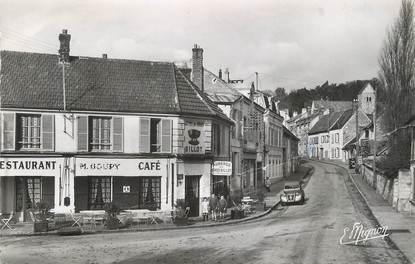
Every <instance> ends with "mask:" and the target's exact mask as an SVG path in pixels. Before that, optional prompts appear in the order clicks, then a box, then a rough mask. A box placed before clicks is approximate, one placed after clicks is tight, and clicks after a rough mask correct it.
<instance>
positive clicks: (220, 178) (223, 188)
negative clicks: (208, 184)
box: [212, 161, 232, 199]
mask: <svg viewBox="0 0 415 264" xmlns="http://www.w3.org/2000/svg"><path fill="white" fill-rule="evenodd" d="M231 175H232V162H230V161H215V162H213V165H212V176H213V188H212V193H214V194H215V195H216V196H217V197H220V196H221V195H223V196H225V198H226V199H228V198H229V185H230V184H229V177H230V176H231Z"/></svg>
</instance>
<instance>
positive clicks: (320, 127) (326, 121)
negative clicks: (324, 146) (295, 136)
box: [308, 112, 344, 135]
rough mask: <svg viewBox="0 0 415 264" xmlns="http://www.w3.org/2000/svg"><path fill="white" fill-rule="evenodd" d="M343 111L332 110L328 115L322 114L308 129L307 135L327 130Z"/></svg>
mask: <svg viewBox="0 0 415 264" xmlns="http://www.w3.org/2000/svg"><path fill="white" fill-rule="evenodd" d="M343 113H344V112H334V113H332V114H330V115H323V116H322V117H321V118H320V120H318V121H317V123H316V124H315V125H314V126H313V127H312V128H311V129H310V131H308V134H309V135H313V134H318V133H322V132H327V131H328V128H329V127H330V128H331V127H332V126H333V125H334V124H335V123H336V122H337V121H338V120H339V118H340V117H341V116H342V115H343Z"/></svg>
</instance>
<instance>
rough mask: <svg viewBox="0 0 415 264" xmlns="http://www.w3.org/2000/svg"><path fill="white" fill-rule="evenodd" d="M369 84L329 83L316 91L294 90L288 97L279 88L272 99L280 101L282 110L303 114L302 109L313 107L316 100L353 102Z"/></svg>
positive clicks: (361, 82)
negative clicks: (312, 104) (286, 109)
mask: <svg viewBox="0 0 415 264" xmlns="http://www.w3.org/2000/svg"><path fill="white" fill-rule="evenodd" d="M368 82H369V81H368V80H356V81H351V82H347V83H341V84H335V83H333V84H329V82H328V81H327V82H325V83H324V84H323V85H321V86H320V85H319V86H317V87H316V88H314V89H306V88H302V89H298V90H293V91H291V92H290V93H289V94H288V95H287V94H286V93H285V89H284V88H277V89H276V90H275V92H274V97H273V98H272V99H273V100H274V101H280V106H281V107H280V108H289V109H292V110H294V111H297V112H301V108H306V107H307V106H311V103H312V101H315V100H330V101H353V99H355V98H357V95H358V93H359V91H360V90H361V89H362V88H363V87H364V86H365V85H366V84H367V83H368ZM284 94H285V96H284Z"/></svg>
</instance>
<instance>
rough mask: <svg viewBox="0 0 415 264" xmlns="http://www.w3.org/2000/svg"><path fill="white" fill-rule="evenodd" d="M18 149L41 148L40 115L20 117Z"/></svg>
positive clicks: (18, 122) (18, 120) (18, 121)
mask: <svg viewBox="0 0 415 264" xmlns="http://www.w3.org/2000/svg"><path fill="white" fill-rule="evenodd" d="M17 129H18V133H17V148H18V149H39V148H40V115H18V118H17Z"/></svg>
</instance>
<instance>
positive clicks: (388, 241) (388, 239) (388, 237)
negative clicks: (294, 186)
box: [315, 160, 411, 263]
mask: <svg viewBox="0 0 415 264" xmlns="http://www.w3.org/2000/svg"><path fill="white" fill-rule="evenodd" d="M315 161H316V162H320V163H325V164H329V165H333V166H336V167H339V168H341V169H343V170H345V171H346V173H347V175H349V178H350V179H351V181H352V182H353V185H354V186H355V188H356V190H357V191H358V193H359V195H360V196H361V197H362V198H363V200H364V201H365V204H366V206H367V207H368V208H369V210H370V214H371V215H372V217H373V219H374V221H375V222H376V224H377V225H378V226H380V223H379V220H378V219H377V217H376V216H375V215H374V214H373V209H372V207H371V206H370V205H369V201H368V200H367V199H366V197H365V196H364V194H363V192H362V191H361V190H360V189H359V187H358V186H357V184H356V182H355V181H354V179H353V177H352V176H351V175H350V173H349V171H348V170H347V168H345V167H343V166H341V165H339V164H336V163H331V162H328V161H320V160H315ZM385 240H386V242H387V243H388V244H389V245H390V246H391V247H394V248H395V249H398V250H399V251H400V252H401V253H402V255H403V257H404V258H405V260H406V261H407V262H408V263H411V261H410V260H409V259H408V257H407V256H406V255H405V253H404V252H403V251H402V250H401V249H400V248H399V247H398V246H397V245H396V243H395V242H394V241H393V240H392V238H391V237H390V235H389V236H386V237H385Z"/></svg>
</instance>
